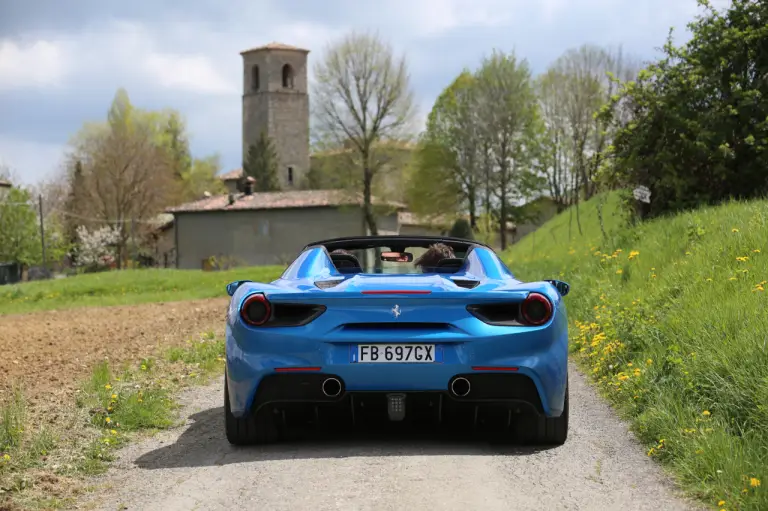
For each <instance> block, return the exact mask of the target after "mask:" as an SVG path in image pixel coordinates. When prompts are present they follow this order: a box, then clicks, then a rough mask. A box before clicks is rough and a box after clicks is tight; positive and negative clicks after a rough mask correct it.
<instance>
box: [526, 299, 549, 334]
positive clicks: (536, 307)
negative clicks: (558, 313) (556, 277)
mask: <svg viewBox="0 0 768 511" xmlns="http://www.w3.org/2000/svg"><path fill="white" fill-rule="evenodd" d="M520 313H521V314H522V316H523V319H524V320H525V322H526V323H528V324H529V325H532V326H539V325H543V324H544V323H546V322H547V321H549V318H551V317H552V304H551V303H550V301H549V300H548V299H547V297H546V296H544V295H542V294H540V293H530V294H529V295H528V297H527V298H526V299H525V300H524V301H523V304H522V305H521V306H520Z"/></svg>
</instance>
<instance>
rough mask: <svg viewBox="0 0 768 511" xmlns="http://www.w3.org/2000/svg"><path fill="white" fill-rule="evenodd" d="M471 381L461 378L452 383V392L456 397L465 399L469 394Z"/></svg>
mask: <svg viewBox="0 0 768 511" xmlns="http://www.w3.org/2000/svg"><path fill="white" fill-rule="evenodd" d="M469 389H470V386H469V380H468V379H466V378H463V377H461V376H459V377H458V378H456V379H454V380H453V381H452V382H451V392H452V393H453V395H454V396H457V397H464V396H466V395H467V394H469Z"/></svg>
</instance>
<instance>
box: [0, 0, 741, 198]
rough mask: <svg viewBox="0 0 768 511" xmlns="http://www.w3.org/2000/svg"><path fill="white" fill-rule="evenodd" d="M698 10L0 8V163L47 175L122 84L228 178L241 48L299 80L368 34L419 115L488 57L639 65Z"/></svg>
mask: <svg viewBox="0 0 768 511" xmlns="http://www.w3.org/2000/svg"><path fill="white" fill-rule="evenodd" d="M715 3H716V4H718V3H719V4H720V5H722V4H723V3H727V0H719V1H718V2H715ZM698 12H700V11H699V8H698V6H697V2H696V0H536V1H533V0H472V1H466V0H463V1H462V0H386V1H380V2H379V1H374V0H322V1H318V0H279V1H278V0H227V1H221V0H177V1H171V0H131V1H129V2H109V1H104V0H74V1H67V2H64V1H62V0H24V1H23V2H22V1H18V0H0V164H5V165H7V166H9V167H11V169H12V170H13V172H14V174H15V176H16V177H17V178H18V179H19V180H20V181H21V182H22V183H23V184H34V183H37V182H39V181H40V180H43V179H48V178H51V177H52V176H54V175H55V174H56V173H57V172H60V171H61V163H62V161H63V155H64V154H65V152H66V150H67V144H68V142H69V140H70V139H71V137H72V136H73V135H74V134H75V133H76V132H77V131H78V130H79V129H80V127H81V126H82V125H83V123H85V122H91V121H101V120H104V119H105V118H106V112H107V110H108V108H109V105H110V103H111V101H112V98H113V97H114V95H115V92H116V91H117V89H118V88H119V87H124V88H125V89H126V90H127V91H128V94H129V96H130V98H131V101H132V102H133V103H134V104H135V105H137V106H139V107H141V108H148V109H161V108H174V109H176V110H178V111H180V112H181V113H182V115H183V116H184V118H185V119H186V122H187V126H188V131H189V133H190V144H191V149H192V153H193V155H194V156H198V157H205V156H208V155H210V154H213V153H218V154H219V155H220V156H221V162H222V172H226V171H228V170H231V169H234V168H237V167H239V166H240V163H241V162H240V154H241V119H242V112H241V94H242V90H241V89H242V67H241V66H242V58H241V56H240V53H239V52H240V51H242V50H244V49H247V48H252V47H254V46H259V45H262V44H266V43H269V42H272V41H277V42H281V43H285V44H290V45H294V46H300V47H303V48H307V49H309V50H310V51H311V53H310V54H309V65H310V70H311V68H312V66H313V65H314V64H315V62H317V61H318V60H320V59H321V58H322V54H323V51H324V49H325V48H326V47H327V46H328V45H329V44H331V43H333V42H334V41H336V40H338V38H340V37H343V36H344V35H345V34H346V33H348V32H349V31H351V30H356V31H375V32H378V34H379V35H380V36H381V37H382V38H383V39H385V40H386V41H388V42H389V43H391V45H392V47H393V48H394V50H395V51H396V52H397V53H398V54H405V55H406V57H407V59H408V63H409V69H410V75H411V87H412V89H413V91H414V93H415V96H416V98H417V101H418V109H419V116H420V118H421V119H424V118H425V117H426V115H427V114H428V113H429V110H430V109H431V107H432V104H433V102H434V100H435V98H436V97H437V95H438V94H439V93H440V91H441V90H442V89H443V88H444V87H445V86H447V85H448V84H449V83H450V82H451V81H452V80H453V78H455V76H456V75H457V74H459V73H460V72H461V70H462V69H463V68H470V69H474V68H476V67H477V66H478V65H479V63H480V62H481V60H482V58H483V57H484V56H486V55H488V54H490V52H491V51H492V50H493V49H498V50H502V51H507V52H508V51H513V50H514V51H515V53H516V55H517V56H518V57H520V58H525V59H527V60H528V62H529V64H530V66H531V68H532V70H533V72H534V73H535V74H538V73H541V72H543V71H545V70H546V69H547V66H549V65H550V64H551V63H552V62H553V61H554V60H555V59H556V58H557V57H558V56H560V55H561V54H562V53H563V52H565V51H566V50H568V49H570V48H574V47H578V46H580V45H581V44H584V43H589V44H596V45H601V46H613V47H616V46H618V45H622V47H623V49H624V52H625V53H629V54H632V55H634V56H636V57H637V58H639V59H641V60H643V61H648V60H652V59H654V58H656V57H658V56H659V55H660V53H659V48H660V47H661V46H662V45H663V44H664V42H665V39H666V37H667V34H668V31H669V29H670V28H671V27H674V28H675V34H676V36H675V41H676V42H677V43H682V42H684V41H685V40H686V39H687V38H688V37H689V35H688V33H687V29H686V24H687V23H688V22H689V21H691V20H692V19H693V18H694V16H696V14H697V13H698ZM310 74H311V71H310ZM310 102H311V96H310Z"/></svg>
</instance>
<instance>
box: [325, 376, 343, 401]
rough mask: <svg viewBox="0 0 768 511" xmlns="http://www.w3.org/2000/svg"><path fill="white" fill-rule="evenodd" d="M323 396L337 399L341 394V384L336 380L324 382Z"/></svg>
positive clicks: (328, 379) (330, 379) (329, 379)
mask: <svg viewBox="0 0 768 511" xmlns="http://www.w3.org/2000/svg"><path fill="white" fill-rule="evenodd" d="M323 394H324V395H325V397H336V396H338V395H339V394H341V382H340V381H339V380H337V379H336V378H327V379H326V380H325V381H324V382H323Z"/></svg>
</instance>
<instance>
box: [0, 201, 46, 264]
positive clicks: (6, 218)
mask: <svg viewBox="0 0 768 511" xmlns="http://www.w3.org/2000/svg"><path fill="white" fill-rule="evenodd" d="M40 253H41V248H40V232H39V229H38V223H37V215H36V214H35V208H34V206H33V204H32V201H31V197H30V196H29V192H27V191H26V190H24V189H21V188H11V189H10V190H9V191H8V192H7V193H6V194H5V197H2V198H0V261H2V262H11V263H21V264H34V263H36V262H37V261H38V259H39V257H40V255H39V254H40Z"/></svg>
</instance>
